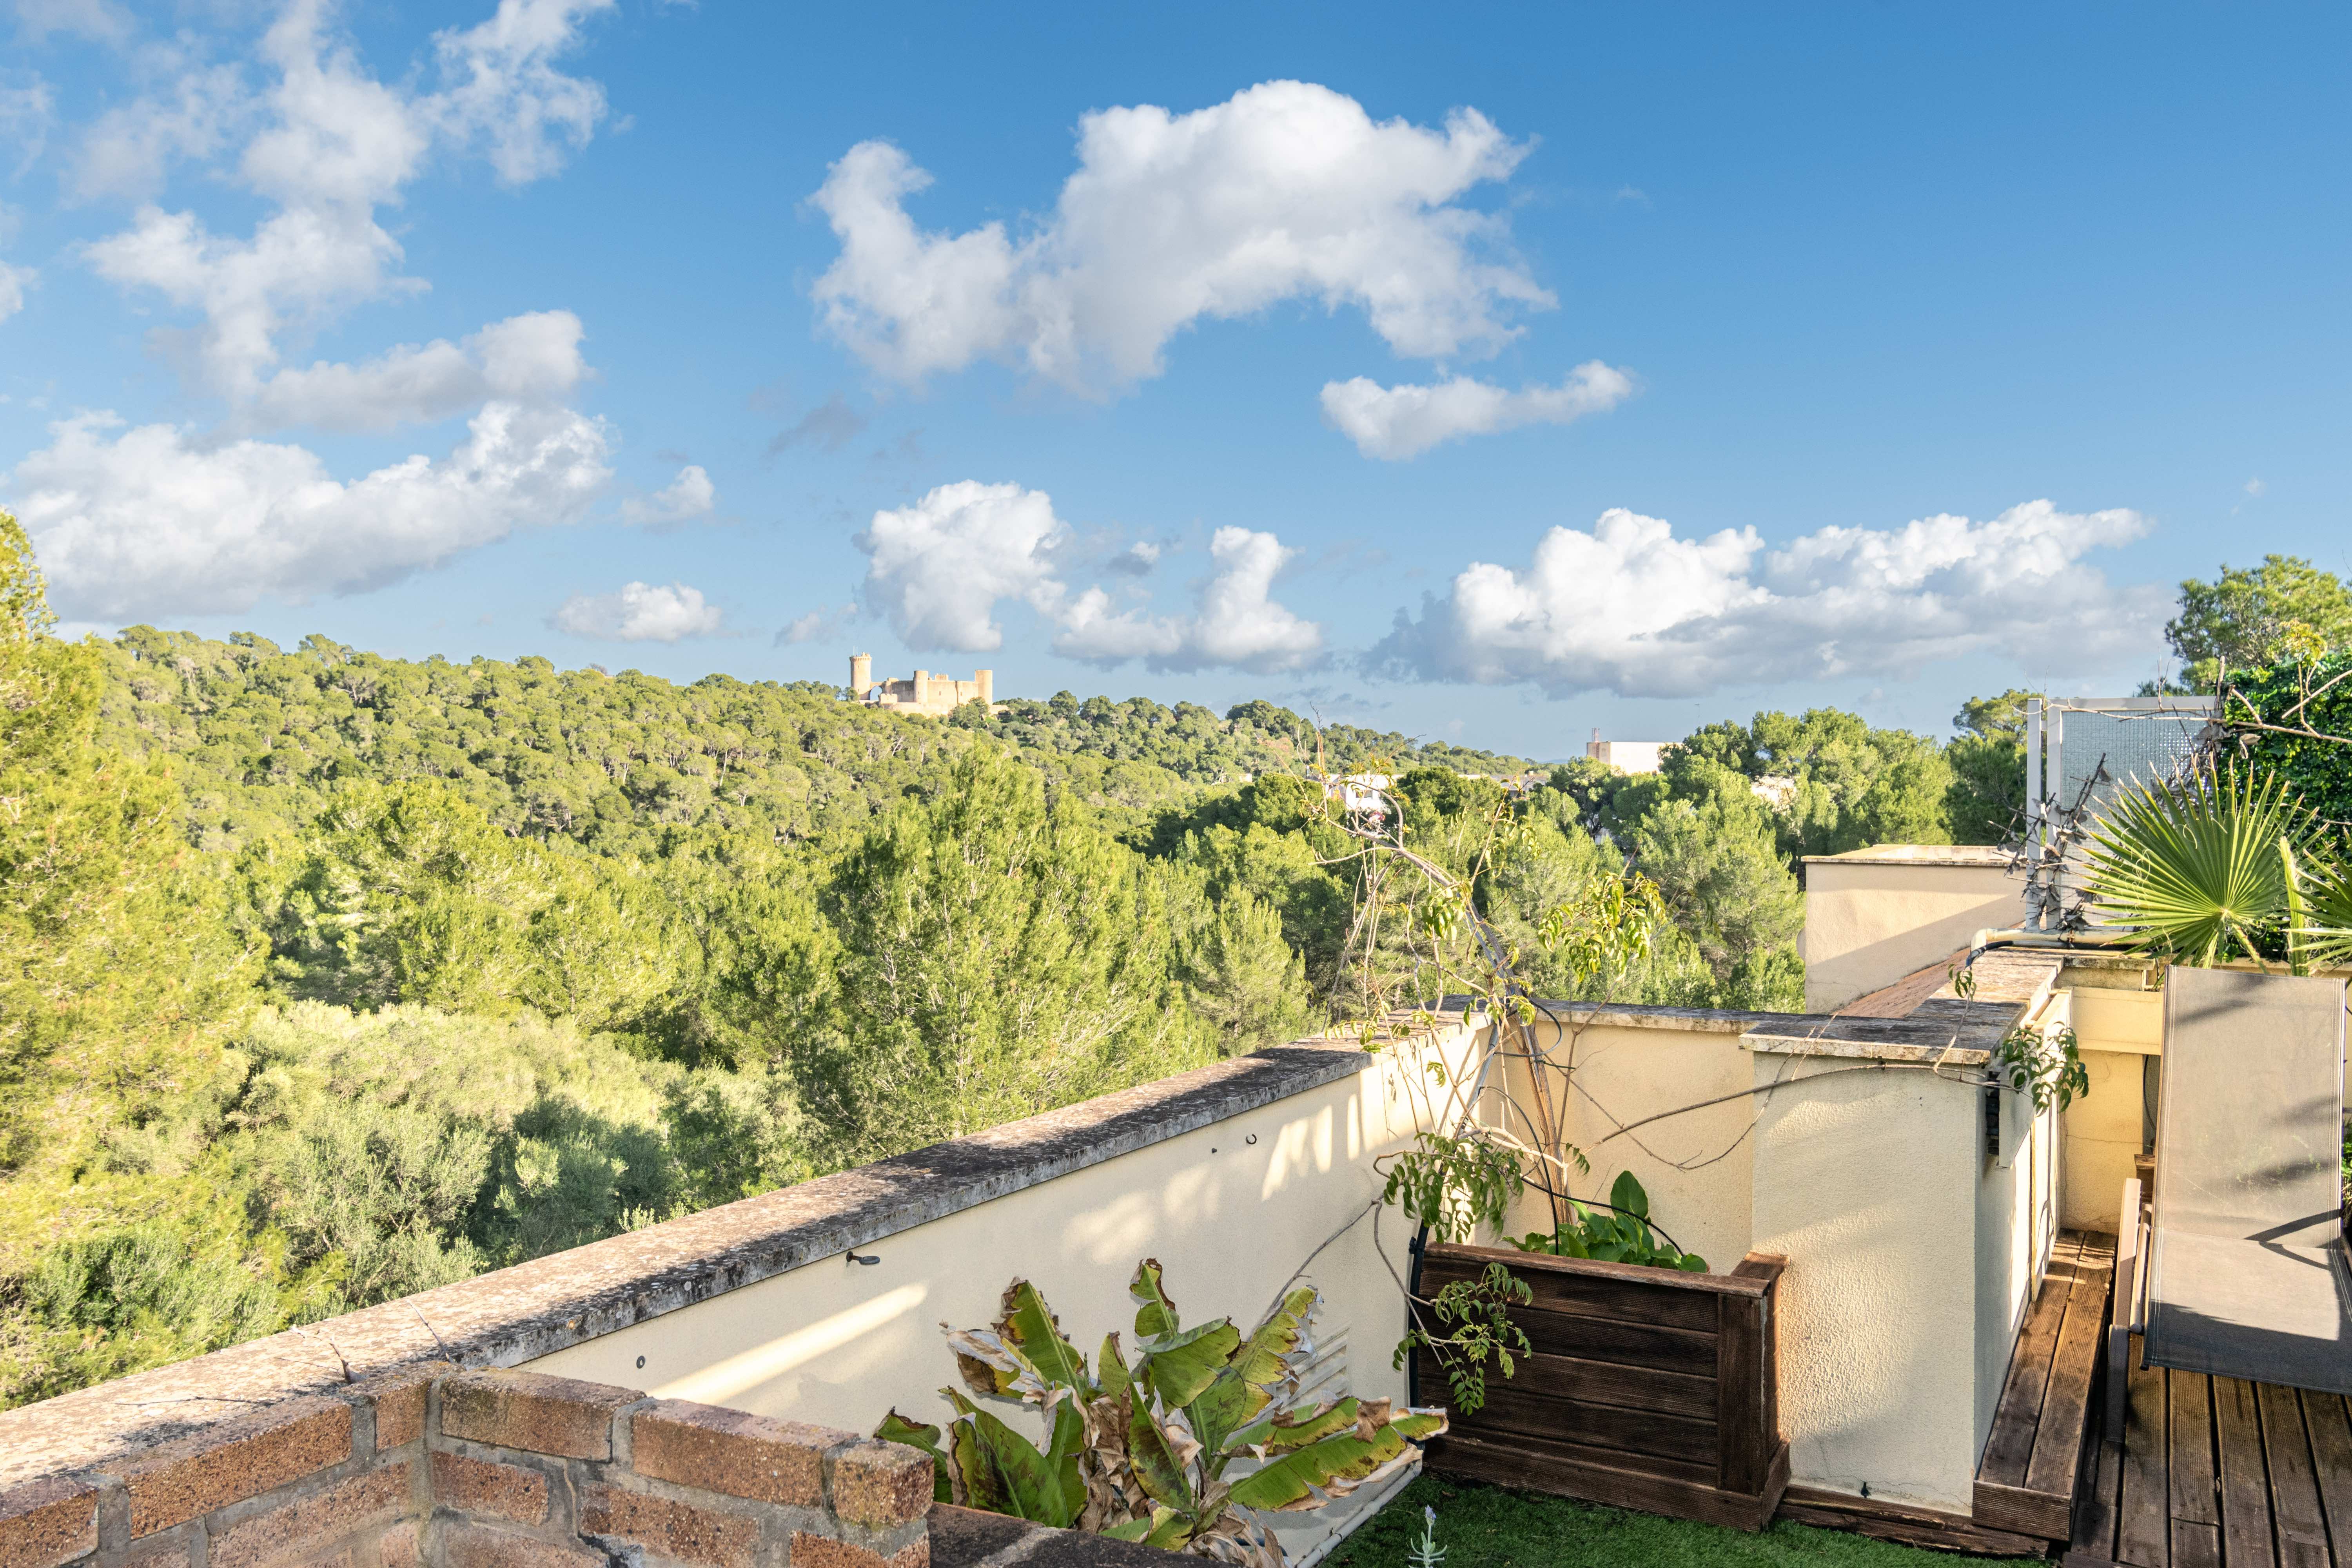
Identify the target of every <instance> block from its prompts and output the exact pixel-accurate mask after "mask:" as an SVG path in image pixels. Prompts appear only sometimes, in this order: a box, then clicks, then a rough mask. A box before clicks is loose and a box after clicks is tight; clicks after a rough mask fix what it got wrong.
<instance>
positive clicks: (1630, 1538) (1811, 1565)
mask: <svg viewBox="0 0 2352 1568" xmlns="http://www.w3.org/2000/svg"><path fill="white" fill-rule="evenodd" d="M1424 1507H1428V1508H1433V1509H1435V1510H1436V1511H1437V1544H1438V1545H1439V1546H1440V1547H1441V1548H1442V1549H1444V1552H1445V1563H1444V1568H1781V1565H1783V1564H1789V1565H1800V1564H1801V1565H1803V1568H1832V1565H1834V1568H1961V1565H1964V1564H1967V1563H2003V1564H2011V1565H2013V1564H2015V1563H2018V1562H2019V1561H2020V1560H2019V1559H2016V1558H2002V1557H1962V1556H1959V1555H1957V1554H1956V1553H1953V1552H1926V1551H1921V1550H1919V1549H1917V1548H1916V1547H1910V1546H1897V1545H1895V1544H1893V1543H1892V1542H1885V1541H1873V1540H1871V1539H1870V1538H1869V1537H1867V1536H1863V1535H1851V1534H1848V1533H1847V1532H1846V1531H1842V1530H1815V1529H1813V1528H1811V1526H1809V1525H1802V1524H1790V1523H1786V1522H1782V1523H1779V1524H1775V1525H1773V1526H1772V1527H1771V1528H1770V1529H1769V1530H1767V1531H1762V1532H1761V1533H1759V1534H1755V1535H1750V1534H1748V1533H1747V1532H1746V1531H1738V1530H1723V1529H1719V1528H1717V1526H1715V1525H1712V1524H1694V1523H1692V1522H1691V1521H1688V1520H1683V1519H1661V1518H1659V1517H1658V1516H1657V1515H1655V1514H1649V1513H1629V1512H1627V1511H1625V1510H1623V1509H1616V1508H1601V1507H1598V1506H1596V1505H1594V1504H1591V1503H1582V1502H1572V1501H1570V1500H1568V1499H1567V1498H1560V1497H1544V1496H1540V1495H1538V1494H1537V1493H1534V1492H1521V1491H1507V1490H1504V1489H1502V1488H1500V1487H1486V1486H1474V1485H1471V1484H1469V1483H1466V1482H1461V1481H1452V1480H1443V1479H1438V1478H1437V1477H1434V1476H1426V1475H1423V1476H1416V1477H1414V1478H1413V1479H1412V1482H1411V1483H1409V1484H1408V1485H1407V1486H1406V1487H1405V1489H1404V1490H1402V1491H1401V1492H1399V1493H1398V1494H1397V1495H1396V1496H1395V1497H1393V1498H1391V1500H1389V1504H1388V1506H1387V1507H1386V1508H1383V1509H1382V1510H1381V1511H1380V1512H1379V1513H1378V1514H1376V1515H1374V1516H1373V1517H1372V1519H1371V1520H1370V1521H1369V1522H1367V1523H1366V1524H1364V1525H1363V1527H1362V1528H1360V1529H1359V1530H1358V1531H1356V1532H1355V1533H1354V1534H1353V1535H1350V1536H1349V1537H1348V1539H1347V1540H1345V1541H1343V1542H1340V1543H1339V1546H1338V1547H1336V1548H1334V1549H1333V1551H1332V1552H1331V1555H1330V1556H1329V1557H1328V1559H1326V1560H1325V1561H1326V1563H1328V1565H1329V1568H1406V1563H1407V1562H1408V1560H1409V1558H1410V1556H1411V1553H1412V1548H1413V1545H1414V1543H1415V1542H1418V1541H1420V1539H1421V1531H1422V1517H1421V1511H1422V1510H1423V1508H1424Z"/></svg>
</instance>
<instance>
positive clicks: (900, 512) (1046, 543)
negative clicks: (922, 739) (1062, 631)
mask: <svg viewBox="0 0 2352 1568" xmlns="http://www.w3.org/2000/svg"><path fill="white" fill-rule="evenodd" d="M1067 537H1068V530H1067V529H1066V528H1064V527H1063V525H1062V522H1061V519H1060V518H1058V517H1055V516H1054V502H1053V497H1049V496H1047V495H1046V494H1045V492H1044V491H1043V490H1024V489H1023V488H1022V487H1021V486H1018V485H984V484H982V483H981V482H980V481H979V480H977V479H965V480H961V481H960V482H958V483H956V484H953V485H941V486H939V488H937V489H935V490H933V491H932V492H931V493H930V494H929V495H927V496H925V497H923V498H922V499H921V500H919V501H918V502H916V503H915V504H914V505H913V506H911V507H898V508H896V509H893V510H887V511H879V512H877V513H875V514H874V520H873V521H872V522H870V523H868V524H867V525H866V528H865V530H864V531H863V532H861V533H859V534H858V535H857V536H856V545H857V548H858V549H861V550H864V551H865V552H866V584H865V589H864V597H865V600H866V604H867V606H868V607H869V608H871V609H873V610H876V611H878V612H880V613H882V614H883V615H885V616H887V617H888V618H889V622H890V629H891V630H892V631H894V632H897V633H898V640H899V641H900V642H902V643H906V644H907V646H908V647H910V648H918V649H926V650H928V649H932V648H940V649H950V648H951V649H957V650H960V651H961V652H964V653H984V652H986V651H988V650H990V649H992V648H1001V647H1003V645H1004V628H1003V627H1002V626H1000V625H998V624H997V623H996V619H995V616H996V605H997V601H999V600H1003V599H1017V600H1022V601H1026V602H1027V603H1028V604H1030V605H1031V606H1032V607H1033V608H1034V609H1036V610H1038V611H1041V612H1051V611H1052V610H1053V609H1055V607H1056V606H1058V605H1059V604H1060V602H1061V600H1062V597H1063V593H1064V590H1063V587H1062V583H1061V580H1060V579H1059V578H1058V577H1056V576H1055V571H1054V566H1053V562H1052V559H1051V556H1052V552H1053V550H1054V549H1055V547H1056V546H1058V545H1060V544H1061V543H1063V542H1064V540H1065V539H1066V538H1067Z"/></svg>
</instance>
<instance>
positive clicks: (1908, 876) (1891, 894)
mask: <svg viewBox="0 0 2352 1568" xmlns="http://www.w3.org/2000/svg"><path fill="white" fill-rule="evenodd" d="M2024 885H2025V884H2024V883H2023V882H2022V881H2021V880H2020V879H2018V878H2015V877H2012V876H2011V875H2010V874H2009V872H2008V861H2007V859H2006V857H2005V856H2002V855H2000V852H1998V851H1993V850H1986V849H1977V848H1971V847H1969V846H1965V845H1963V846H1952V845H1933V844H1929V845H1920V844H1885V845H1880V846H1878V847H1877V848H1875V849H1867V850H1855V851H1853V852H1850V853H1847V854H1842V855H1809V856H1807V857H1806V859H1805V932H1804V936H1803V938H1802V942H1803V953H1804V958H1805V1008H1806V1010H1807V1011H1809V1012H1830V1011H1832V1010H1834V1009H1838V1008H1840V1007H1843V1006H1844V1005H1845V1004H1846V1003H1848V1002H1850V1001H1852V1000H1853V999H1854V998H1856V997H1860V996H1864V995H1866V994H1867V993H1869V992H1871V991H1874V990H1877V989H1879V988H1882V987H1885V986H1891V985H1893V984H1894V983H1895V981H1897V980H1899V979H1901V978H1903V977H1904V976H1906V975H1909V974H1913V973H1916V971H1918V970H1920V969H1923V968H1925V967H1927V966H1928V965H1930V964H1934V963H1937V962H1939V961H1940V960H1943V959H1945V958H1948V957H1949V956H1951V955H1952V954H1953V953H1954V952H1956V951H1957V950H1958V949H1959V948H1962V947H1965V946H1968V945H1969V942H1970V941H1971V940H1972V939H1973V938H1974V937H1975V936H1976V934H1977V933H1978V932H1979V931H1986V930H1995V931H1999V930H2007V929H2010V928H2011V927H2014V926H2016V925H2019V924H2020V923H2021V921H2023V920H2024V918H2025V916H2026V907H2025V902H2024V897H2023V893H2024Z"/></svg>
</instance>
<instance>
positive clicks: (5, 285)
mask: <svg viewBox="0 0 2352 1568" xmlns="http://www.w3.org/2000/svg"><path fill="white" fill-rule="evenodd" d="M37 276H38V274H37V273H35V272H34V270H33V269H32V268H31V267H11V266H9V265H8V264H7V263H6V262H5V261H0V321H5V320H6V319H8V318H9V317H11V316H14V315H15V314H16V312H17V311H19V310H22V309H23V308H25V288H26V285H28V284H30V283H31V282H32V281H33V279H34V278H35V277H37Z"/></svg>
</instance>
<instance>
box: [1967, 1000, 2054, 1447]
mask: <svg viewBox="0 0 2352 1568" xmlns="http://www.w3.org/2000/svg"><path fill="white" fill-rule="evenodd" d="M2071 1002H2072V998H2069V997H2068V996H2067V995H2066V994H2065V993H2064V992H2063V991H2062V992H2059V993H2058V994H2056V995H2054V996H2053V997H2052V998H2049V1000H2047V1001H2046V1002H2044V1003H2043V1004H2042V1009H2041V1010H2040V1011H2039V1012H2037V1013H2036V1014H2035V1015H2034V1016H2033V1018H2032V1019H2031V1020H2030V1021H2031V1022H2032V1024H2033V1025H2034V1026H2035V1027H2036V1028H2039V1029H2043V1030H2051V1029H2057V1028H2061V1027H2063V1026H2065V1025H2066V1024H2067V1022H2068V1020H2069V1015H2070V1013H2071V1011H2072V1008H2071ZM1977 1110H1978V1115H1979V1118H1981V1117H1982V1115H1983V1101H1982V1099H1981V1098H1979V1101H1978V1104H1977ZM1982 1133H1983V1128H1982V1126H1981V1124H1979V1159H1980V1161H1981V1171H1980V1174H1979V1177H1978V1180H1977V1223H1976V1285H1977V1300H1976V1398H1975V1423H1976V1425H1975V1433H1976V1435H1975V1441H1974V1451H1975V1452H1976V1453H1978V1454H1981V1453H1982V1452H1983V1451H1984V1444H1985V1439H1986V1438H1987V1437H1990V1435H1991V1432H1992V1418H1993V1415H1994V1412H1995V1411H1996V1410H1997V1409H1998V1407H1999V1406H2000V1392H2001V1385H2003V1384H2004V1383H2005V1382H2007V1381H2008V1377H2009V1358H2010V1354H2011V1350H2012V1349H2013V1348H2014V1346H2015V1345H2016V1343H2017V1332H2018V1330H2019V1329H2020V1328H2021V1327H2022V1326H2023V1325H2024V1322H2025V1314H2026V1313H2027V1312H2029V1311H2030V1310H2032V1305H2033V1297H2034V1293H2035V1291H2036V1290H2037V1289H2038V1288H2039V1286H2040V1284H2041V1281H2042V1270H2043V1268H2044V1267H2045V1266H2047V1264H2048V1263H2049V1261H2050V1251H2051V1249H2052V1247H2053V1245H2054V1244H2055V1243H2056V1241H2057V1239H2058V1230H2059V1228H2060V1224H2061V1218H2062V1216H2061V1208H2062V1206H2063V1186H2064V1175H2065V1134H2064V1130H2063V1126H2062V1124H2061V1118H2060V1115H2059V1113H2058V1112H2057V1111H2056V1110H2055V1109H2054V1108H2053V1109H2052V1110H2049V1111H2043V1112H2041V1113H2036V1112H2035V1111H2034V1109H2033V1101H2032V1097H2030V1096H2028V1095H2025V1094H2021V1093H2018V1092H2015V1091H2013V1090H2002V1091H2001V1092H2000V1153H1999V1154H1998V1155H1987V1154H1985V1153H1984V1152H1983V1138H1982Z"/></svg>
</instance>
